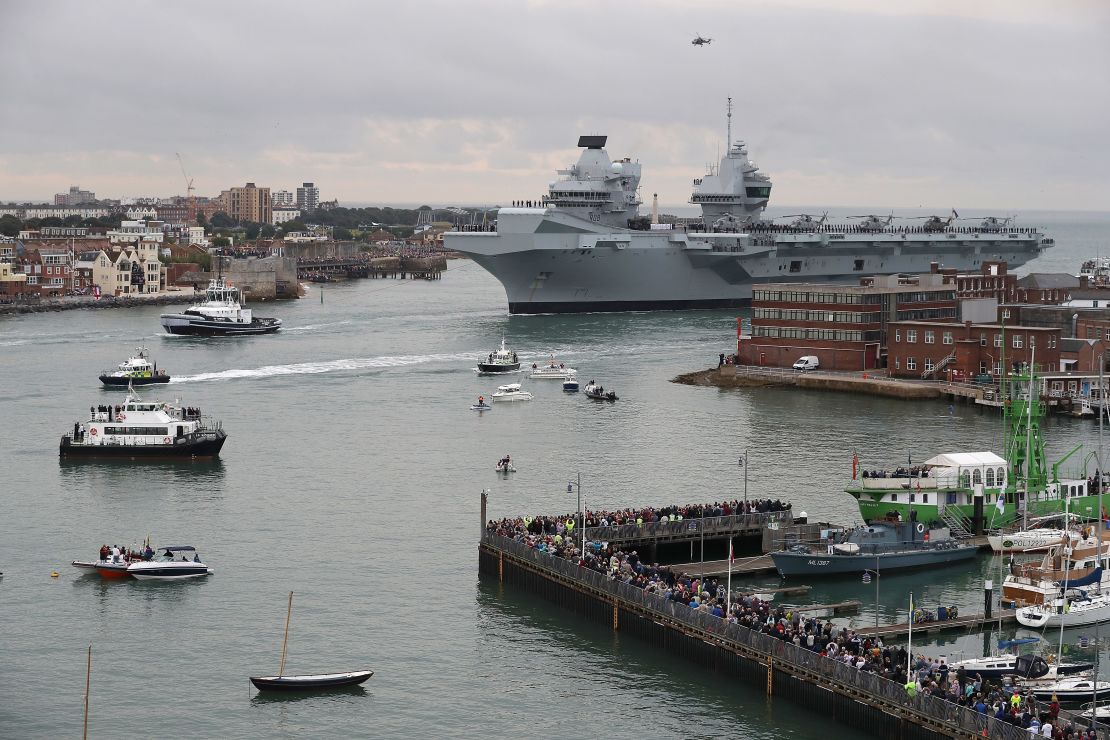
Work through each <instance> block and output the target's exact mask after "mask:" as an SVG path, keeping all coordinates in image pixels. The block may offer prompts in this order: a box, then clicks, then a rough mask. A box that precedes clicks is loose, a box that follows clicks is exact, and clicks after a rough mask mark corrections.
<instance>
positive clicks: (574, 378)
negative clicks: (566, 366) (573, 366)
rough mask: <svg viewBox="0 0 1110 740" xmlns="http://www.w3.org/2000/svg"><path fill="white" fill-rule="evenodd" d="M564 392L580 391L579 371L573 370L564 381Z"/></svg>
mask: <svg viewBox="0 0 1110 740" xmlns="http://www.w3.org/2000/svg"><path fill="white" fill-rule="evenodd" d="M563 392H564V393H577V392H578V373H577V372H576V371H574V370H572V371H571V372H570V373H569V374H568V375H567V377H566V380H564V381H563Z"/></svg>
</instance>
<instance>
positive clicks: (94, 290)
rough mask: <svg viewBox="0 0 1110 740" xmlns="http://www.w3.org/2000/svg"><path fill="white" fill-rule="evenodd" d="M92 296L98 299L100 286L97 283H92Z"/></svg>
mask: <svg viewBox="0 0 1110 740" xmlns="http://www.w3.org/2000/svg"><path fill="white" fill-rule="evenodd" d="M93 298H95V299H96V300H98V301H99V300H100V286H99V285H94V286H93Z"/></svg>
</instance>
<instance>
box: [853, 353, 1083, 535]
mask: <svg viewBox="0 0 1110 740" xmlns="http://www.w3.org/2000/svg"><path fill="white" fill-rule="evenodd" d="M1002 386H1003V388H1002V390H1003V393H1002V398H1003V405H1002V414H1003V423H1004V426H1005V448H1006V449H1005V452H1006V456H1005V457H999V456H998V455H996V454H994V453H993V452H947V453H942V454H939V455H936V456H934V457H931V458H929V459H928V460H926V461H925V462H923V463H920V464H918V465H909V464H907V465H905V466H900V467H898V468H896V469H894V470H863V469H861V468H862V466H861V465H860V463H859V459H858V457H857V456H856V455H853V457H852V481H851V484H850V485H849V486H848V487H847V488H845V491H847V492H848V493H849V494H851V495H852V496H853V497H854V498H855V499H856V500H857V501H858V503H859V511H860V514H861V515H862V516H863V519H864V521H873V520H876V519H897V518H899V517H900V518H902V519H903V520H910V519H911V518H913V519H916V520H918V521H922V522H933V521H943V522H945V523H947V524H949V525H950V526H952V527H954V528H958V529H962V530H964V531H971V529H972V522H973V521H974V519H975V516H976V511H977V510H978V512H979V515H980V516H981V517H982V521H983V526H984V527H985V528H987V529H997V528H1003V527H1008V526H1010V525H1013V524H1015V523H1019V522H1021V521H1022V520H1028V519H1029V518H1032V517H1044V516H1051V515H1055V514H1063V513H1064V508H1065V506H1064V504H1065V501H1066V500H1068V499H1070V503H1068V509H1069V510H1070V512H1071V513H1072V514H1074V515H1076V516H1078V517H1080V518H1082V519H1097V518H1098V516H1099V497H1098V485H1099V484H1098V481H1097V480H1096V479H1097V477H1098V476H1104V475H1105V474H1104V473H1103V472H1102V471H1101V469H1099V470H1097V471H1093V473H1096V474H1092V475H1088V472H1087V467H1088V464H1089V463H1091V461H1092V460H1094V464H1095V465H1098V461H1097V457H1096V454H1095V452H1094V451H1092V452H1090V453H1088V454H1087V455H1086V456H1085V457H1083V458H1082V459H1081V461H1080V462H1079V464H1078V465H1077V468H1078V469H1077V470H1073V471H1072V475H1070V476H1065V477H1062V476H1061V474H1060V469H1061V466H1062V465H1063V464H1064V463H1065V462H1067V461H1068V460H1069V459H1071V458H1072V457H1073V456H1074V455H1075V454H1076V453H1077V452H1079V451H1080V450H1081V449H1082V448H1083V445H1078V446H1076V447H1075V448H1074V449H1072V450H1071V451H1069V452H1068V453H1067V454H1066V455H1064V456H1063V457H1062V458H1061V459H1060V460H1058V461H1056V462H1055V463H1053V464H1052V466H1051V470H1050V469H1049V466H1048V465H1047V463H1046V461H1045V451H1044V448H1045V443H1044V437H1043V436H1042V433H1041V421H1042V420H1043V418H1044V413H1045V407H1044V404H1043V403H1042V400H1041V398H1040V394H1039V393H1037V392H1036V390H1035V388H1036V370H1035V369H1034V368H1033V367H1030V366H1028V365H1026V366H1023V367H1022V368H1021V370H1020V371H1017V372H1015V373H1013V374H1010V375H1007V376H1005V377H1004V378H1003V381H1002ZM1099 467H1100V468H1101V466H1099Z"/></svg>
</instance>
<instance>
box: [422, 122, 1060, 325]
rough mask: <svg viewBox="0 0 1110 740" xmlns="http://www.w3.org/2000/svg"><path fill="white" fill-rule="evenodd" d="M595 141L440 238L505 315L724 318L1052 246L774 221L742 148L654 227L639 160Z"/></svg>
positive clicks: (1011, 231)
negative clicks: (499, 291) (769, 290)
mask: <svg viewBox="0 0 1110 740" xmlns="http://www.w3.org/2000/svg"><path fill="white" fill-rule="evenodd" d="M730 138H731V132H730ZM605 144H606V137H605V136H582V137H580V138H579V141H578V146H579V147H581V148H582V154H581V156H580V157H579V159H578V162H577V163H576V164H574V165H572V166H571V167H569V168H568V169H566V170H560V171H559V175H560V178H559V179H558V180H556V181H555V182H552V183H551V184H550V186H549V188H548V194H547V196H546V197H545V198H544V199H543V200H542V201H540V202H537V203H525V204H523V206H522V205H514V207H507V208H501V209H500V210H499V211H498V213H497V220H496V225H495V228H493V229H492V230H491V229H486V228H482V227H473V229H469V228H463V229H461V230H456V231H451V232H448V233H447V234H445V236H444V239H445V246H446V248H447V249H450V250H453V251H457V252H461V253H463V254H465V255H467V256H468V257H470V258H472V259H473V260H474V261H475V262H477V263H478V264H479V265H481V266H482V267H484V268H485V269H486V270H488V271H489V272H490V273H492V274H493V276H494V277H496V278H497V279H498V280H499V281H500V282H501V284H502V285H504V286H505V293H506V295H507V297H508V302H509V313H513V314H533V313H571V312H585V311H650V310H674V309H700V308H731V307H736V306H742V305H745V304H747V303H748V302H750V300H751V287H752V284H753V283H765V282H804V281H834V282H854V281H855V280H857V279H858V278H859V277H860V276H865V275H882V274H897V273H922V272H928V271H929V269H930V263H932V262H936V263H939V264H941V265H943V266H945V267H955V268H957V269H958V270H967V271H971V270H975V269H977V268H978V267H979V265H980V263H981V262H982V261H984V260H1005V261H1006V262H1008V263H1009V265H1010V266H1012V267H1013V266H1017V265H1021V264H1024V263H1025V262H1028V261H1029V260H1031V259H1033V258H1035V257H1037V256H1038V255H1040V253H1041V252H1042V250H1044V249H1045V248H1046V247H1048V246H1051V245H1052V240H1051V239H1047V238H1045V237H1044V235H1043V234H1041V233H1040V232H1039V231H1038V230H1037V229H1034V228H1021V227H1015V226H1013V225H1012V224H1011V222H1010V220H1009V219H996V218H988V219H985V220H983V221H982V222H981V223H979V224H978V225H976V226H960V225H958V222H957V221H956V214H955V212H953V214H952V217H950V218H946V219H942V218H939V217H932V218H930V219H929V220H928V221H925V222H924V223H922V222H921V221H910V222H908V225H898V224H895V223H894V219H893V217H882V218H880V217H877V216H868V217H865V218H861V219H860V220H858V221H855V222H853V223H845V224H833V223H828V222H826V219H825V218H824V217H822V218H820V219H818V218H814V217H812V216H807V215H803V216H797V217H794V220H793V221H792V222H791V223H789V224H776V223H774V220H773V219H764V217H763V212H764V209H765V208H766V207H767V204H768V202H769V200H770V196H771V187H772V183H771V179H770V178H769V177H768V176H767V175H765V174H764V173H762V172H760V171H759V168H757V167H756V166H755V165H754V164H753V163H752V162H751V160H750V159H749V157H748V151H747V148H746V146H745V144H744V143H743V142H735V143H733V144H732V145H731V146H730V147H729V149H728V152H727V153H726V154H725V156H724V157H723V158H722V159H721V160H720V164H719V165H718V166H716V167H713V168H711V169H710V171H709V173H708V174H707V175H705V176H704V177H701V178H698V179H696V180H694V184H693V194H692V196H691V199H690V201H691V202H692V203H694V204H696V205H698V206H699V207H700V208H701V213H702V215H701V218H699V219H691V220H690V222H688V223H674V224H659V223H653V222H652V221H654V220H655V219H648V218H642V217H641V216H640V213H639V207H640V202H641V201H640V198H639V195H638V190H639V185H640V164H639V163H638V162H633V161H631V160H630V159H619V160H612V159H610V157H609V155H608V154H607V152H606V151H605V148H604V147H605Z"/></svg>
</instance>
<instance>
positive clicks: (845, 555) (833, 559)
mask: <svg viewBox="0 0 1110 740" xmlns="http://www.w3.org/2000/svg"><path fill="white" fill-rule="evenodd" d="M976 551H977V549H976V548H975V547H974V546H973V545H965V544H961V543H960V542H958V541H957V540H954V539H952V538H951V537H950V536H949V531H948V528H947V527H940V528H936V529H932V528H930V527H929V526H928V525H926V524H923V523H921V522H915V521H910V522H889V521H879V522H873V523H871V524H867V525H864V526H861V527H856V528H855V529H849V530H844V531H841V532H830V534H829V537H828V538H826V539H825V540H824V541H823V542H821V543H820V544H817V545H808V544H797V545H794V546H792V547H789V548H787V549H786V550H782V551H780V552H773V553H771V560H772V561H774V563H775V568H776V569H777V570H778V572H779V575H780V576H782V577H783V578H787V577H790V576H807V577H808V576H825V575H855V576H858V575H860V574H861V573H863V571H864V570H878V571H879V572H880V573H885V572H886V571H888V570H895V569H900V568H925V567H931V566H936V565H944V564H947V563H954V562H957V561H961V560H970V559H971V558H973V557H975V553H976Z"/></svg>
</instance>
